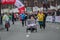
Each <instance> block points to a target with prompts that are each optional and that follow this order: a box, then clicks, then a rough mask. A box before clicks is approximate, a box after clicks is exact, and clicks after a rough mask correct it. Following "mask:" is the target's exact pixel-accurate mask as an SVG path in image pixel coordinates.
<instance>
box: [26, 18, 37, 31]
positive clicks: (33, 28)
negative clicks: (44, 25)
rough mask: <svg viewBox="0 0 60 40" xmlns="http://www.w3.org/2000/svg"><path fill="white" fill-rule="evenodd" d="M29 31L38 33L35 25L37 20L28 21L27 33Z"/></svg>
mask: <svg viewBox="0 0 60 40" xmlns="http://www.w3.org/2000/svg"><path fill="white" fill-rule="evenodd" d="M28 30H30V31H31V32H34V31H35V32H37V24H36V23H35V20H31V19H28V20H27V28H26V32H28Z"/></svg>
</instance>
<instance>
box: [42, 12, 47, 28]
mask: <svg viewBox="0 0 60 40" xmlns="http://www.w3.org/2000/svg"><path fill="white" fill-rule="evenodd" d="M44 15H45V17H44V21H43V28H44V29H45V26H46V24H45V23H46V17H47V13H45V12H44Z"/></svg>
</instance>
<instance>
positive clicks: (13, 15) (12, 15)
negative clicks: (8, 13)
mask: <svg viewBox="0 0 60 40" xmlns="http://www.w3.org/2000/svg"><path fill="white" fill-rule="evenodd" d="M12 24H14V13H12Z"/></svg>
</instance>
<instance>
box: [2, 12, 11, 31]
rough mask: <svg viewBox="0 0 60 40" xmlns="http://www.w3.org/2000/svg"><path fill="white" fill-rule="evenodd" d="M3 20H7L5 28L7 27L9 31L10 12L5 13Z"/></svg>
mask: <svg viewBox="0 0 60 40" xmlns="http://www.w3.org/2000/svg"><path fill="white" fill-rule="evenodd" d="M3 20H4V21H5V28H6V29H7V31H9V27H10V22H9V21H10V20H9V14H7V13H6V14H5V15H4V16H3Z"/></svg>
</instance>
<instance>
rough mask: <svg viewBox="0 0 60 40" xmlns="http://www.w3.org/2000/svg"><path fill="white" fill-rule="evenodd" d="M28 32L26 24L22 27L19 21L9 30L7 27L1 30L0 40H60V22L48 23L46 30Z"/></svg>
mask: <svg viewBox="0 0 60 40" xmlns="http://www.w3.org/2000/svg"><path fill="white" fill-rule="evenodd" d="M37 27H38V31H37V32H34V33H31V32H28V33H26V26H25V27H22V26H21V22H20V21H17V22H15V24H14V25H12V23H11V27H10V29H9V31H8V32H7V31H6V29H5V30H2V31H0V40H60V24H55V23H46V30H43V31H41V30H40V29H39V26H37Z"/></svg>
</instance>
